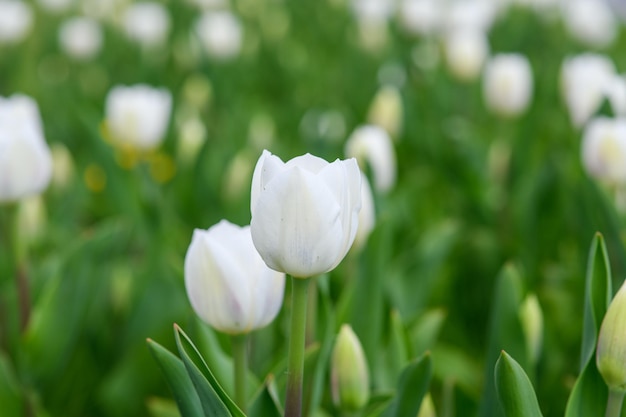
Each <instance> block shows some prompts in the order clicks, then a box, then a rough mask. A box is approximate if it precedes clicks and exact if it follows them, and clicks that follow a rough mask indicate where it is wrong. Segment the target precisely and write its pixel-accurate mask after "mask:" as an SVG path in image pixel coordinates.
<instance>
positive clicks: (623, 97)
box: [605, 74, 626, 117]
mask: <svg viewBox="0 0 626 417" xmlns="http://www.w3.org/2000/svg"><path fill="white" fill-rule="evenodd" d="M605 96H606V97H607V98H608V100H609V103H611V109H612V110H613V115H615V116H623V117H626V75H624V74H622V75H615V76H613V77H612V78H611V80H610V81H609V82H608V84H607V86H606V88H605Z"/></svg>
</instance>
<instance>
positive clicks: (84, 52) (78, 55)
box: [59, 17, 102, 60]
mask: <svg viewBox="0 0 626 417" xmlns="http://www.w3.org/2000/svg"><path fill="white" fill-rule="evenodd" d="M59 44H60V46H61V49H62V50H63V52H65V53H66V54H67V55H68V56H69V57H71V58H74V59H77V60H88V59H90V58H93V57H94V56H95V55H97V54H98V52H100V49H101V48H102V29H101V28H100V25H99V24H98V22H97V21H95V20H93V19H90V18H88V17H75V18H72V19H68V20H66V21H65V22H63V24H62V25H61V28H60V29H59Z"/></svg>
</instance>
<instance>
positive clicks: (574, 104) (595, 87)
mask: <svg viewBox="0 0 626 417" xmlns="http://www.w3.org/2000/svg"><path fill="white" fill-rule="evenodd" d="M614 76H615V66H614V64H613V61H611V60H610V59H609V58H608V57H606V56H604V55H597V54H591V53H586V54H581V55H577V56H574V57H570V58H566V59H565V60H564V61H563V64H562V66H561V88H562V93H563V97H564V99H565V104H566V105H567V109H568V110H569V114H570V118H571V120H572V123H573V124H574V126H576V127H582V126H583V125H584V124H585V123H586V122H587V120H589V118H590V117H591V116H593V114H594V113H595V112H596V111H597V110H598V108H599V106H600V104H601V103H602V100H603V99H604V95H605V91H606V88H607V85H609V83H610V82H611V80H612V79H613V77H614Z"/></svg>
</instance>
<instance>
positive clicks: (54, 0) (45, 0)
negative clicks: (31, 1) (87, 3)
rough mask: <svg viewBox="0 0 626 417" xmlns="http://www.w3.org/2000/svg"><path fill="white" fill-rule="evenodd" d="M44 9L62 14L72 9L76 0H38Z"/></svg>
mask: <svg viewBox="0 0 626 417" xmlns="http://www.w3.org/2000/svg"><path fill="white" fill-rule="evenodd" d="M37 3H38V4H39V6H41V8H42V9H44V10H46V11H47V12H50V13H62V12H64V11H66V10H68V9H69V8H70V7H72V5H73V3H74V0H37Z"/></svg>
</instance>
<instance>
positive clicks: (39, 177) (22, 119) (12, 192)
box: [0, 95, 52, 203]
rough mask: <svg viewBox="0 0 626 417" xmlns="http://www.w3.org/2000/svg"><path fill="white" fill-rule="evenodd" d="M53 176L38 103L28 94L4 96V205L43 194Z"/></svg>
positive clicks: (0, 169)
mask: <svg viewBox="0 0 626 417" xmlns="http://www.w3.org/2000/svg"><path fill="white" fill-rule="evenodd" d="M51 177H52V156H51V153H50V148H48V145H47V144H46V141H45V139H44V136H43V130H42V128H41V118H40V116H39V110H38V109H37V104H36V103H35V101H34V100H33V99H31V98H30V97H27V96H24V95H14V96H12V97H9V98H2V97H0V203H1V202H12V201H17V200H20V199H23V198H24V197H27V196H31V195H35V194H39V193H41V192H42V191H43V190H44V189H45V188H46V187H47V186H48V184H49V183H50V178H51Z"/></svg>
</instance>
